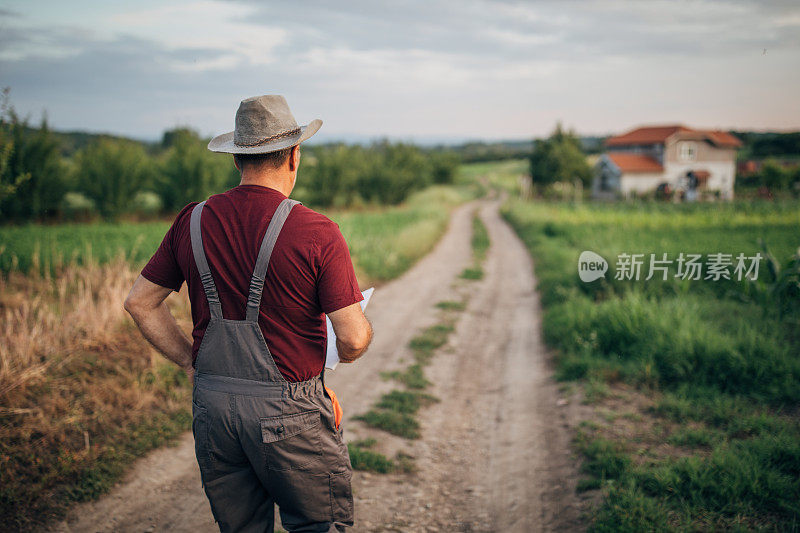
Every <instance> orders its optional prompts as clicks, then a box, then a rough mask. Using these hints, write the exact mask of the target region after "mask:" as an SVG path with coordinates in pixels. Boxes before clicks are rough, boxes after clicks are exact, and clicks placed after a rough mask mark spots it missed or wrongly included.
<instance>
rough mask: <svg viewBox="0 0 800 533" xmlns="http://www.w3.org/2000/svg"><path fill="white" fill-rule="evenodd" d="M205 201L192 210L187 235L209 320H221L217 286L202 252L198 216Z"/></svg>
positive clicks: (201, 236) (201, 237)
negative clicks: (204, 297)
mask: <svg viewBox="0 0 800 533" xmlns="http://www.w3.org/2000/svg"><path fill="white" fill-rule="evenodd" d="M205 203H206V202H205V200H203V201H202V202H200V203H199V204H197V205H196V206H195V207H194V209H192V218H191V222H190V224H189V233H190V234H191V236H192V253H193V254H194V262H195V263H196V264H197V271H198V272H199V273H200V280H201V281H202V282H203V289H205V291H206V298H207V299H208V308H209V310H210V311H211V318H222V307H221V306H220V303H219V294H217V286H216V285H214V278H213V277H211V270H210V269H209V268H208V261H206V253H205V251H204V250H203V235H202V233H201V232H200V216H201V215H202V213H203V205H204V204H205Z"/></svg>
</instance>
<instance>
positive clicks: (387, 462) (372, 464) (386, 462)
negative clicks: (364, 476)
mask: <svg viewBox="0 0 800 533" xmlns="http://www.w3.org/2000/svg"><path fill="white" fill-rule="evenodd" d="M373 444H374V441H373V443H372V444H369V445H364V443H363V441H362V442H360V443H359V442H351V443H349V444H348V445H347V451H348V452H350V463H351V464H352V465H353V469H354V470H365V471H369V472H377V473H379V474H388V473H390V472H394V471H395V470H396V468H397V465H396V464H395V462H394V461H392V460H391V459H389V458H388V457H386V456H385V455H383V454H381V453H378V452H374V451H372V450H369V449H368V448H369V447H371V446H372V445H373Z"/></svg>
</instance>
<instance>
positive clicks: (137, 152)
mask: <svg viewBox="0 0 800 533" xmlns="http://www.w3.org/2000/svg"><path fill="white" fill-rule="evenodd" d="M75 165H76V170H75V172H76V175H77V177H76V182H77V186H78V190H79V191H80V192H82V193H83V194H85V195H86V196H87V197H88V198H90V199H91V200H93V201H94V203H95V205H96V206H97V210H98V212H99V213H100V215H101V216H102V217H103V218H104V219H107V220H114V219H116V218H118V217H119V216H120V215H121V214H123V213H126V212H128V211H129V210H130V208H131V200H132V198H134V197H135V196H136V194H137V193H138V192H139V191H140V190H141V189H142V187H143V186H144V185H145V184H146V183H147V182H148V181H149V180H150V179H151V177H152V167H151V164H150V160H149V158H148V157H147V154H146V153H145V151H144V148H142V146H141V145H140V144H138V143H134V142H128V141H119V140H113V139H109V138H104V137H100V138H98V139H96V140H94V141H93V142H91V143H90V144H89V145H88V146H87V147H86V148H83V149H82V150H80V151H79V152H78V153H77V154H76V156H75Z"/></svg>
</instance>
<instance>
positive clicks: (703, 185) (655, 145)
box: [592, 125, 742, 200]
mask: <svg viewBox="0 0 800 533" xmlns="http://www.w3.org/2000/svg"><path fill="white" fill-rule="evenodd" d="M741 144H742V143H741V141H740V140H739V139H737V138H736V137H734V136H733V135H731V134H730V133H727V132H724V131H712V130H695V129H692V128H687V127H686V126H681V125H675V126H647V127H642V128H636V129H634V130H632V131H629V132H627V133H624V134H622V135H617V136H615V137H611V138H609V139H608V140H606V142H605V147H606V152H605V153H604V154H603V155H602V156H601V157H600V158H599V159H598V161H597V164H596V165H595V175H594V181H593V183H592V196H593V197H595V198H616V197H618V196H624V197H629V196H631V195H632V194H642V193H647V192H651V191H655V190H656V189H657V188H658V187H659V186H664V185H668V186H669V187H670V188H671V189H672V190H673V191H677V192H678V193H680V194H682V195H685V196H686V197H687V198H688V199H692V197H694V196H695V195H697V194H709V193H710V194H718V195H719V197H720V198H722V199H727V200H730V199H733V184H734V180H735V178H736V150H737V148H739V146H741Z"/></svg>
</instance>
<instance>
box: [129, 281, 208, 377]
mask: <svg viewBox="0 0 800 533" xmlns="http://www.w3.org/2000/svg"><path fill="white" fill-rule="evenodd" d="M170 292H172V289H168V288H166V287H162V286H160V285H156V284H155V283H153V282H152V281H149V280H148V279H147V278H145V277H143V276H142V275H141V274H140V275H139V277H138V278H136V282H135V283H134V284H133V288H131V292H130V293H129V294H128V297H127V298H126V299H125V310H126V311H127V312H128V313H129V314H130V315H131V317H133V320H134V322H136V325H137V326H139V331H141V332H142V335H143V336H144V338H145V339H147V340H148V341H149V342H150V344H152V345H153V346H154V347H155V349H156V350H158V351H159V352H161V353H162V354H163V355H164V357H166V358H167V359H169V360H170V361H172V362H173V363H175V364H176V365H178V366H179V367H181V368H183V369H184V370H185V371H186V374H187V375H188V376H189V380H190V381H192V382H193V381H194V368H193V367H192V341H191V339H190V338H189V337H188V336H187V335H186V334H185V333H184V332H183V331H182V330H181V328H179V327H178V323H177V322H176V321H175V317H173V316H172V313H171V312H170V310H169V308H168V307H167V304H166V303H165V302H164V300H166V298H167V296H169V293H170Z"/></svg>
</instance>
